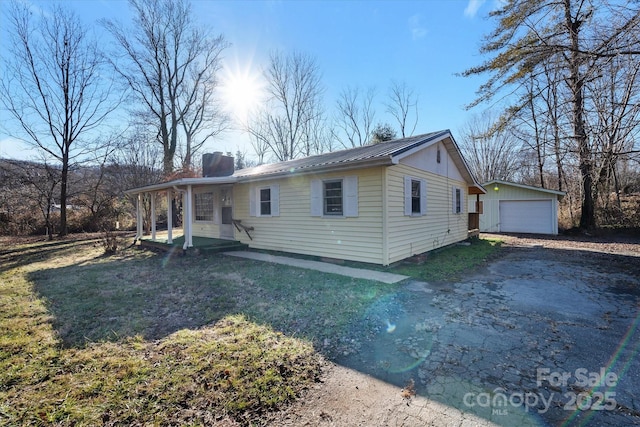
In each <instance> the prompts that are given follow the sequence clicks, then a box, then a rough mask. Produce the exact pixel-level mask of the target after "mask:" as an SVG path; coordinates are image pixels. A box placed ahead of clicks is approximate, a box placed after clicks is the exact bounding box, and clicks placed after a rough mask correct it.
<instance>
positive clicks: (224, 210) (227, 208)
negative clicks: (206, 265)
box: [219, 187, 234, 240]
mask: <svg viewBox="0 0 640 427" xmlns="http://www.w3.org/2000/svg"><path fill="white" fill-rule="evenodd" d="M219 206H220V219H221V221H220V238H221V239H232V240H233V237H234V236H233V192H232V187H222V189H221V190H220V205H219Z"/></svg>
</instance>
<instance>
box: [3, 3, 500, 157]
mask: <svg viewBox="0 0 640 427" xmlns="http://www.w3.org/2000/svg"><path fill="white" fill-rule="evenodd" d="M5 1H6V0H0V8H3V4H6V2H5ZM495 1H498V0H488V1H484V0H424V1H340V0H334V1H304V0H303V1H286V0H285V1H204V0H195V1H193V10H194V12H195V16H196V17H197V19H198V21H199V22H200V23H202V24H204V25H208V26H210V27H211V28H212V29H213V31H215V32H216V33H221V34H223V35H224V36H225V38H226V40H227V41H228V42H230V43H231V47H230V48H229V49H227V50H226V51H225V52H224V63H223V70H222V77H223V81H227V82H228V81H229V80H232V81H236V82H240V84H241V85H243V84H244V85H245V86H247V85H248V86H251V88H252V89H251V88H250V89H249V91H250V92H252V93H253V92H255V90H256V89H258V88H259V86H260V82H261V80H260V79H261V77H260V75H261V70H262V68H263V67H264V66H266V62H267V58H268V55H269V53H270V52H272V51H274V50H281V51H284V52H289V51H294V50H295V51H299V52H303V53H306V54H309V55H311V56H313V57H315V58H316V60H317V62H318V65H319V68H320V70H321V72H322V80H323V83H324V85H325V94H324V100H325V104H326V107H327V108H328V109H332V108H333V105H334V104H335V101H336V99H337V97H338V95H339V93H340V91H341V90H343V89H344V88H346V87H347V86H352V87H355V86H359V87H361V88H363V89H366V88H368V87H370V86H375V87H376V88H377V101H378V107H377V108H376V110H377V115H376V118H377V121H380V122H389V123H391V124H393V122H392V118H391V117H389V116H387V115H386V113H385V112H384V109H385V107H384V106H383V105H382V103H383V102H384V101H385V95H386V92H387V89H388V87H389V84H390V82H391V81H392V80H396V81H404V82H406V84H407V85H408V86H409V87H411V88H413V89H414V90H415V92H416V93H417V94H418V95H419V104H418V106H419V121H418V125H417V128H416V132H415V133H416V134H418V133H425V132H431V131H434V130H440V129H447V128H448V129H451V130H452V131H453V132H454V135H456V134H458V133H459V132H458V129H459V128H460V127H461V126H463V125H464V123H465V122H466V121H467V120H468V118H469V117H470V115H471V114H473V111H472V112H467V111H465V110H464V108H463V107H464V105H465V104H467V103H469V102H470V101H472V100H473V98H474V93H475V91H476V89H477V88H478V86H479V85H480V84H481V83H482V81H483V80H482V79H479V78H462V77H458V76H456V75H455V73H458V72H461V71H463V70H465V69H466V68H468V67H471V66H473V65H477V64H479V63H481V62H482V60H483V58H482V57H481V56H480V55H479V54H478V48H479V46H480V43H481V41H482V38H483V36H484V35H485V34H486V33H487V32H489V31H490V30H491V29H492V23H491V22H490V21H488V20H487V19H486V16H487V14H488V13H489V12H490V10H491V8H492V7H494V6H495ZM33 3H34V4H35V5H39V6H42V5H45V7H46V2H33ZM65 3H67V4H68V5H69V6H70V7H71V8H73V9H74V10H75V11H76V12H77V13H78V14H79V15H80V16H81V18H82V19H83V20H85V22H86V23H87V24H89V25H94V26H95V25H96V24H95V22H96V20H98V19H100V18H110V19H119V20H121V21H122V22H124V23H125V24H129V22H130V19H131V15H130V12H129V7H128V4H127V2H126V1H119V0H113V1H109V0H102V1H90V0H84V1H77V0H76V1H71V0H69V1H66V2H65ZM3 20H4V18H3ZM2 27H3V28H6V25H2ZM96 28H97V26H96ZM97 31H99V29H97ZM5 37H6V36H5V35H3V36H2V38H3V39H4V38H5ZM3 54H4V52H3ZM225 93H229V91H227V92H225ZM245 95H246V96H248V97H249V98H252V95H251V94H249V95H247V94H245ZM223 101H224V100H223ZM247 102H248V101H247ZM6 117H7V113H6V112H2V111H0V122H2V123H6ZM237 148H240V149H241V150H243V151H246V152H247V153H248V154H251V153H252V149H251V147H250V146H249V145H248V138H247V136H246V135H244V134H243V133H242V132H240V131H230V132H227V133H226V134H225V135H223V136H221V137H220V138H218V139H217V140H215V141H213V142H211V143H209V144H208V146H207V150H208V151H213V150H215V151H231V152H235V151H236V149H237ZM0 156H9V157H25V156H28V152H27V151H25V150H24V148H23V147H19V146H18V144H17V142H16V141H14V140H12V139H10V138H9V137H8V135H7V134H6V131H5V132H3V131H2V129H0Z"/></svg>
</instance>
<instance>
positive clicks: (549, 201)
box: [469, 179, 565, 234]
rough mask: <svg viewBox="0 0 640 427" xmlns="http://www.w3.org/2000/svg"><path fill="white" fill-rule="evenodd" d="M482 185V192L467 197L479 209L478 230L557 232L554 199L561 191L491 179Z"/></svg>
mask: <svg viewBox="0 0 640 427" xmlns="http://www.w3.org/2000/svg"><path fill="white" fill-rule="evenodd" d="M482 186H483V187H484V188H485V189H486V194H481V195H479V197H478V198H479V200H480V206H478V209H477V210H476V200H475V198H474V199H473V200H472V199H470V200H469V210H470V211H476V212H479V213H480V231H481V232H488V233H499V232H502V233H536V234H558V201H559V200H560V199H562V198H563V197H564V196H565V193H564V192H562V191H557V190H549V189H547V188H540V187H534V186H531V185H524V184H516V183H513V182H508V181H502V180H498V179H494V180H492V181H489V182H485V183H484V184H482Z"/></svg>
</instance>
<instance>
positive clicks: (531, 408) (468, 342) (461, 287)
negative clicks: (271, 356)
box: [337, 246, 640, 426]
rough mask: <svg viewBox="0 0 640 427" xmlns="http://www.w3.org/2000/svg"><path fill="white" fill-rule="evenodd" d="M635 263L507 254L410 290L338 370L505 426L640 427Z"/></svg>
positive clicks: (639, 305)
mask: <svg viewBox="0 0 640 427" xmlns="http://www.w3.org/2000/svg"><path fill="white" fill-rule="evenodd" d="M638 255H640V254H639V253H628V252H622V253H619V254H611V253H602V252H598V249H597V248H596V249H591V248H590V249H584V248H583V249H570V248H553V249H550V248H544V247H536V246H524V247H511V248H509V249H507V252H506V254H505V256H503V257H501V258H500V259H499V260H497V261H495V262H493V263H491V264H490V265H489V266H488V267H487V268H486V269H485V270H484V271H482V272H480V273H477V274H475V275H473V276H470V277H468V278H467V279H465V280H464V281H462V282H459V283H423V282H415V281H413V282H407V283H405V284H404V285H403V286H402V287H401V289H400V290H399V292H397V293H395V294H393V295H391V296H389V297H387V298H385V299H383V300H379V301H377V302H376V304H375V305H374V306H372V307H370V309H369V310H368V311H367V313H365V314H364V315H363V317H362V319H360V321H359V322H356V323H354V325H353V330H352V331H351V336H352V337H353V342H354V347H355V348H357V351H354V352H351V353H347V354H345V355H343V356H342V357H340V358H339V359H338V360H337V362H338V363H339V364H341V365H344V366H346V367H348V368H352V369H356V370H358V371H360V372H365V373H368V374H370V375H372V376H374V377H376V378H378V379H381V380H384V381H386V382H390V383H393V384H396V385H398V386H405V385H407V384H412V383H413V384H414V386H415V389H416V391H417V393H418V395H420V396H425V397H427V398H429V399H431V400H435V401H438V402H441V403H443V404H445V405H447V406H448V407H452V408H457V409H459V410H461V411H463V412H466V413H472V414H475V415H478V416H481V417H482V418H484V419H486V420H490V421H492V422H493V423H496V424H500V425H505V426H512V425H513V426H515V425H558V426H559V425H598V426H622V425H640V357H639V356H638V353H639V350H640V330H639V329H638V323H639V322H640V257H639V256H638Z"/></svg>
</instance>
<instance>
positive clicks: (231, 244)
mask: <svg viewBox="0 0 640 427" xmlns="http://www.w3.org/2000/svg"><path fill="white" fill-rule="evenodd" d="M175 231H178V233H176V232H175ZM167 237H168V235H167V232H166V231H165V232H157V233H156V238H155V240H153V239H151V236H150V235H149V236H143V237H142V238H140V245H141V246H146V247H153V248H158V249H164V250H170V249H172V248H178V249H180V248H182V246H183V245H184V235H182V230H174V233H173V243H171V244H169V243H167ZM191 240H192V242H193V247H192V249H193V248H195V249H199V250H202V251H205V252H224V251H233V250H243V249H247V245H245V244H243V243H240V242H238V241H237V240H226V239H215V238H211V237H199V236H193V237H192V238H191Z"/></svg>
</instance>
